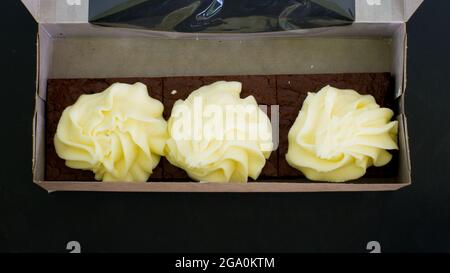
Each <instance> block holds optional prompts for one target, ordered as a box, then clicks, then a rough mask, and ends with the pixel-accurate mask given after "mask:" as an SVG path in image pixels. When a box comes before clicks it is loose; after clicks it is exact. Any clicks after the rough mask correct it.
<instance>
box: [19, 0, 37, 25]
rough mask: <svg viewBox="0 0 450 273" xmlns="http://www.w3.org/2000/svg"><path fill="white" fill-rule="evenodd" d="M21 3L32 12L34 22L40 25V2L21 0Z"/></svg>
mask: <svg viewBox="0 0 450 273" xmlns="http://www.w3.org/2000/svg"><path fill="white" fill-rule="evenodd" d="M21 2H22V4H23V5H24V6H25V7H26V8H27V10H28V11H29V12H30V14H31V16H33V18H34V20H35V21H36V22H38V23H39V8H40V1H39V0H21Z"/></svg>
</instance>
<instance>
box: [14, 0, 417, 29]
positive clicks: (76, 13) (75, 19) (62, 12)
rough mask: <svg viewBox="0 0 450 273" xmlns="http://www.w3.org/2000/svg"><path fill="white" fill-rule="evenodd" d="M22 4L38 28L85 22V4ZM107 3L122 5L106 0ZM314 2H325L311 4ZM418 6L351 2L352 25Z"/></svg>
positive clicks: (37, 0) (380, 0)
mask: <svg viewBox="0 0 450 273" xmlns="http://www.w3.org/2000/svg"><path fill="white" fill-rule="evenodd" d="M223 1H226V0H222V2H223ZM22 2H23V3H24V4H25V6H26V7H27V8H28V10H29V11H30V13H31V14H32V15H33V17H34V18H35V20H36V21H37V22H38V23H41V24H60V23H61V24H63V23H64V24H67V23H76V24H80V23H88V22H89V0H22ZM109 2H113V3H114V2H117V3H120V2H123V1H121V0H109ZM138 2H144V1H142V0H139V1H138ZM315 2H317V3H320V2H325V1H324V0H315ZM422 2H423V0H355V22H354V23H355V24H357V23H390V22H406V21H408V20H409V18H410V17H411V16H412V15H413V14H414V12H415V11H416V9H417V8H418V7H419V6H420V4H421V3H422Z"/></svg>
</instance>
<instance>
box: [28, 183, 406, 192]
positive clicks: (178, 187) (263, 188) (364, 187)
mask: <svg viewBox="0 0 450 273" xmlns="http://www.w3.org/2000/svg"><path fill="white" fill-rule="evenodd" d="M36 183H37V184H38V185H39V186H41V187H42V188H44V189H46V190H47V191H48V192H49V193H52V192H57V191H80V192H84V191H90V192H241V193H257V192H381V191H396V190H399V189H401V188H403V187H406V186H408V185H409V184H408V183H399V184H337V183H313V182H311V183H278V182H270V183H265V182H255V183H246V184H228V183H223V184H216V183H196V182H183V183H181V182H180V183H179V182H149V183H102V182H44V181H40V182H36Z"/></svg>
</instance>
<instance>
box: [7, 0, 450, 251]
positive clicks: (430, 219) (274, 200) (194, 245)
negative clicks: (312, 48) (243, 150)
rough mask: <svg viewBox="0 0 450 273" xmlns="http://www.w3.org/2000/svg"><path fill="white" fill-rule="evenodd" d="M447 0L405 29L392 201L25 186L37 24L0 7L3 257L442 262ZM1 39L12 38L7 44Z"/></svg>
mask: <svg viewBox="0 0 450 273" xmlns="http://www.w3.org/2000/svg"><path fill="white" fill-rule="evenodd" d="M449 8H450V3H449V2H448V1H432V0H431V1H430V0H428V1H425V3H424V5H423V6H422V7H421V8H420V9H419V10H418V11H417V13H416V14H415V15H414V17H413V18H412V19H411V21H410V22H409V23H408V29H409V50H408V55H409V66H408V90H407V92H408V94H407V99H406V107H407V112H408V122H409V134H410V145H411V156H412V165H413V185H412V186H410V187H408V188H405V189H403V190H400V191H396V192H381V193H304V194H301V193H299V194H295V193H292V194H271V193H263V194H226V193H223V194H222V193H218V194H211V193H208V194H202V193H139V194H134V193H53V194H47V193H46V192H45V191H44V190H43V189H41V188H39V187H38V186H36V185H33V183H32V180H31V121H32V113H33V105H34V88H35V57H36V56H35V42H36V36H35V32H36V25H35V23H34V21H33V19H32V18H31V16H29V14H28V13H27V12H26V10H25V8H24V7H23V6H22V5H21V4H20V2H19V1H8V2H7V3H4V4H3V10H2V11H3V14H4V16H2V18H1V19H0V20H2V26H3V33H2V35H3V37H4V40H2V41H3V43H2V44H1V52H2V58H1V60H2V68H3V69H2V70H3V73H2V80H3V84H4V85H3V88H2V94H3V97H2V107H1V108H0V109H1V111H2V117H3V122H4V123H3V124H4V125H5V126H4V127H3V129H2V136H1V137H2V142H1V143H2V145H3V146H2V157H1V160H2V165H1V168H0V170H1V177H0V250H1V251H40V252H48V251H54V252H66V249H65V248H66V244H67V242H68V241H72V240H77V241H79V242H80V243H81V245H82V250H83V251H147V252H149V251H150V252H157V251H164V252H168V251H257V252H263V251H264V252H267V251H271V252H278V251H280V252H289V251H294V252H316V251H317V252H327V251H335V252H348V251H356V252H367V250H366V244H367V242H369V241H373V240H376V241H379V242H380V243H381V248H382V251H383V252H400V251H407V252H438V251H445V252H450V181H449V180H450V179H449V175H448V171H449V168H448V165H449V163H450V162H449V154H450V149H449V146H450V126H449V124H450V120H449V116H450V107H449V106H448V102H449V90H450V84H449V76H450V66H449V63H450V58H449V56H450V55H449V52H448V49H449V48H450V35H449V31H448V26H449V19H448V16H447V12H448V10H449ZM6 38H7V39H8V40H7V42H6Z"/></svg>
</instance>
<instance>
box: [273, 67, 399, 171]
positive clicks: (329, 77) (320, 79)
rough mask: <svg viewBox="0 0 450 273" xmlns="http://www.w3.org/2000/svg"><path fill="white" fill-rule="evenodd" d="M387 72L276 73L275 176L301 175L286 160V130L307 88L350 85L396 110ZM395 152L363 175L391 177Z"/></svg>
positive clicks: (299, 106)
mask: <svg viewBox="0 0 450 273" xmlns="http://www.w3.org/2000/svg"><path fill="white" fill-rule="evenodd" d="M392 82H393V81H392V79H391V75H390V74H389V73H352V74H319V75H280V76H277V97H278V104H279V105H280V147H279V149H278V156H279V165H278V167H279V168H278V172H279V176H281V177H286V178H292V177H299V176H302V173H301V172H300V171H298V170H297V169H294V168H292V167H291V166H290V165H289V164H288V163H287V161H286V157H285V155H286V153H287V150H288V146H289V144H288V138H287V136H288V133H289V130H290V128H291V126H292V124H293V123H294V121H295V119H296V118H297V116H298V112H299V111H300V109H301V107H302V105H303V101H304V100H305V98H306V96H307V95H308V92H317V91H319V90H320V89H322V88H323V87H325V86H327V85H331V86H333V87H336V88H340V89H354V90H356V91H358V92H359V93H360V94H370V95H372V96H374V97H375V99H376V101H377V103H378V104H380V105H381V106H382V107H388V108H391V109H393V110H394V111H395V110H396V109H395V108H396V107H394V103H395V97H394V90H393V89H394V86H393V84H392ZM396 161H397V156H396V155H395V153H394V160H392V162H391V163H390V164H388V165H386V166H385V167H381V168H368V169H367V174H366V176H367V177H380V175H381V177H393V176H395V172H396V170H397V163H396Z"/></svg>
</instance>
